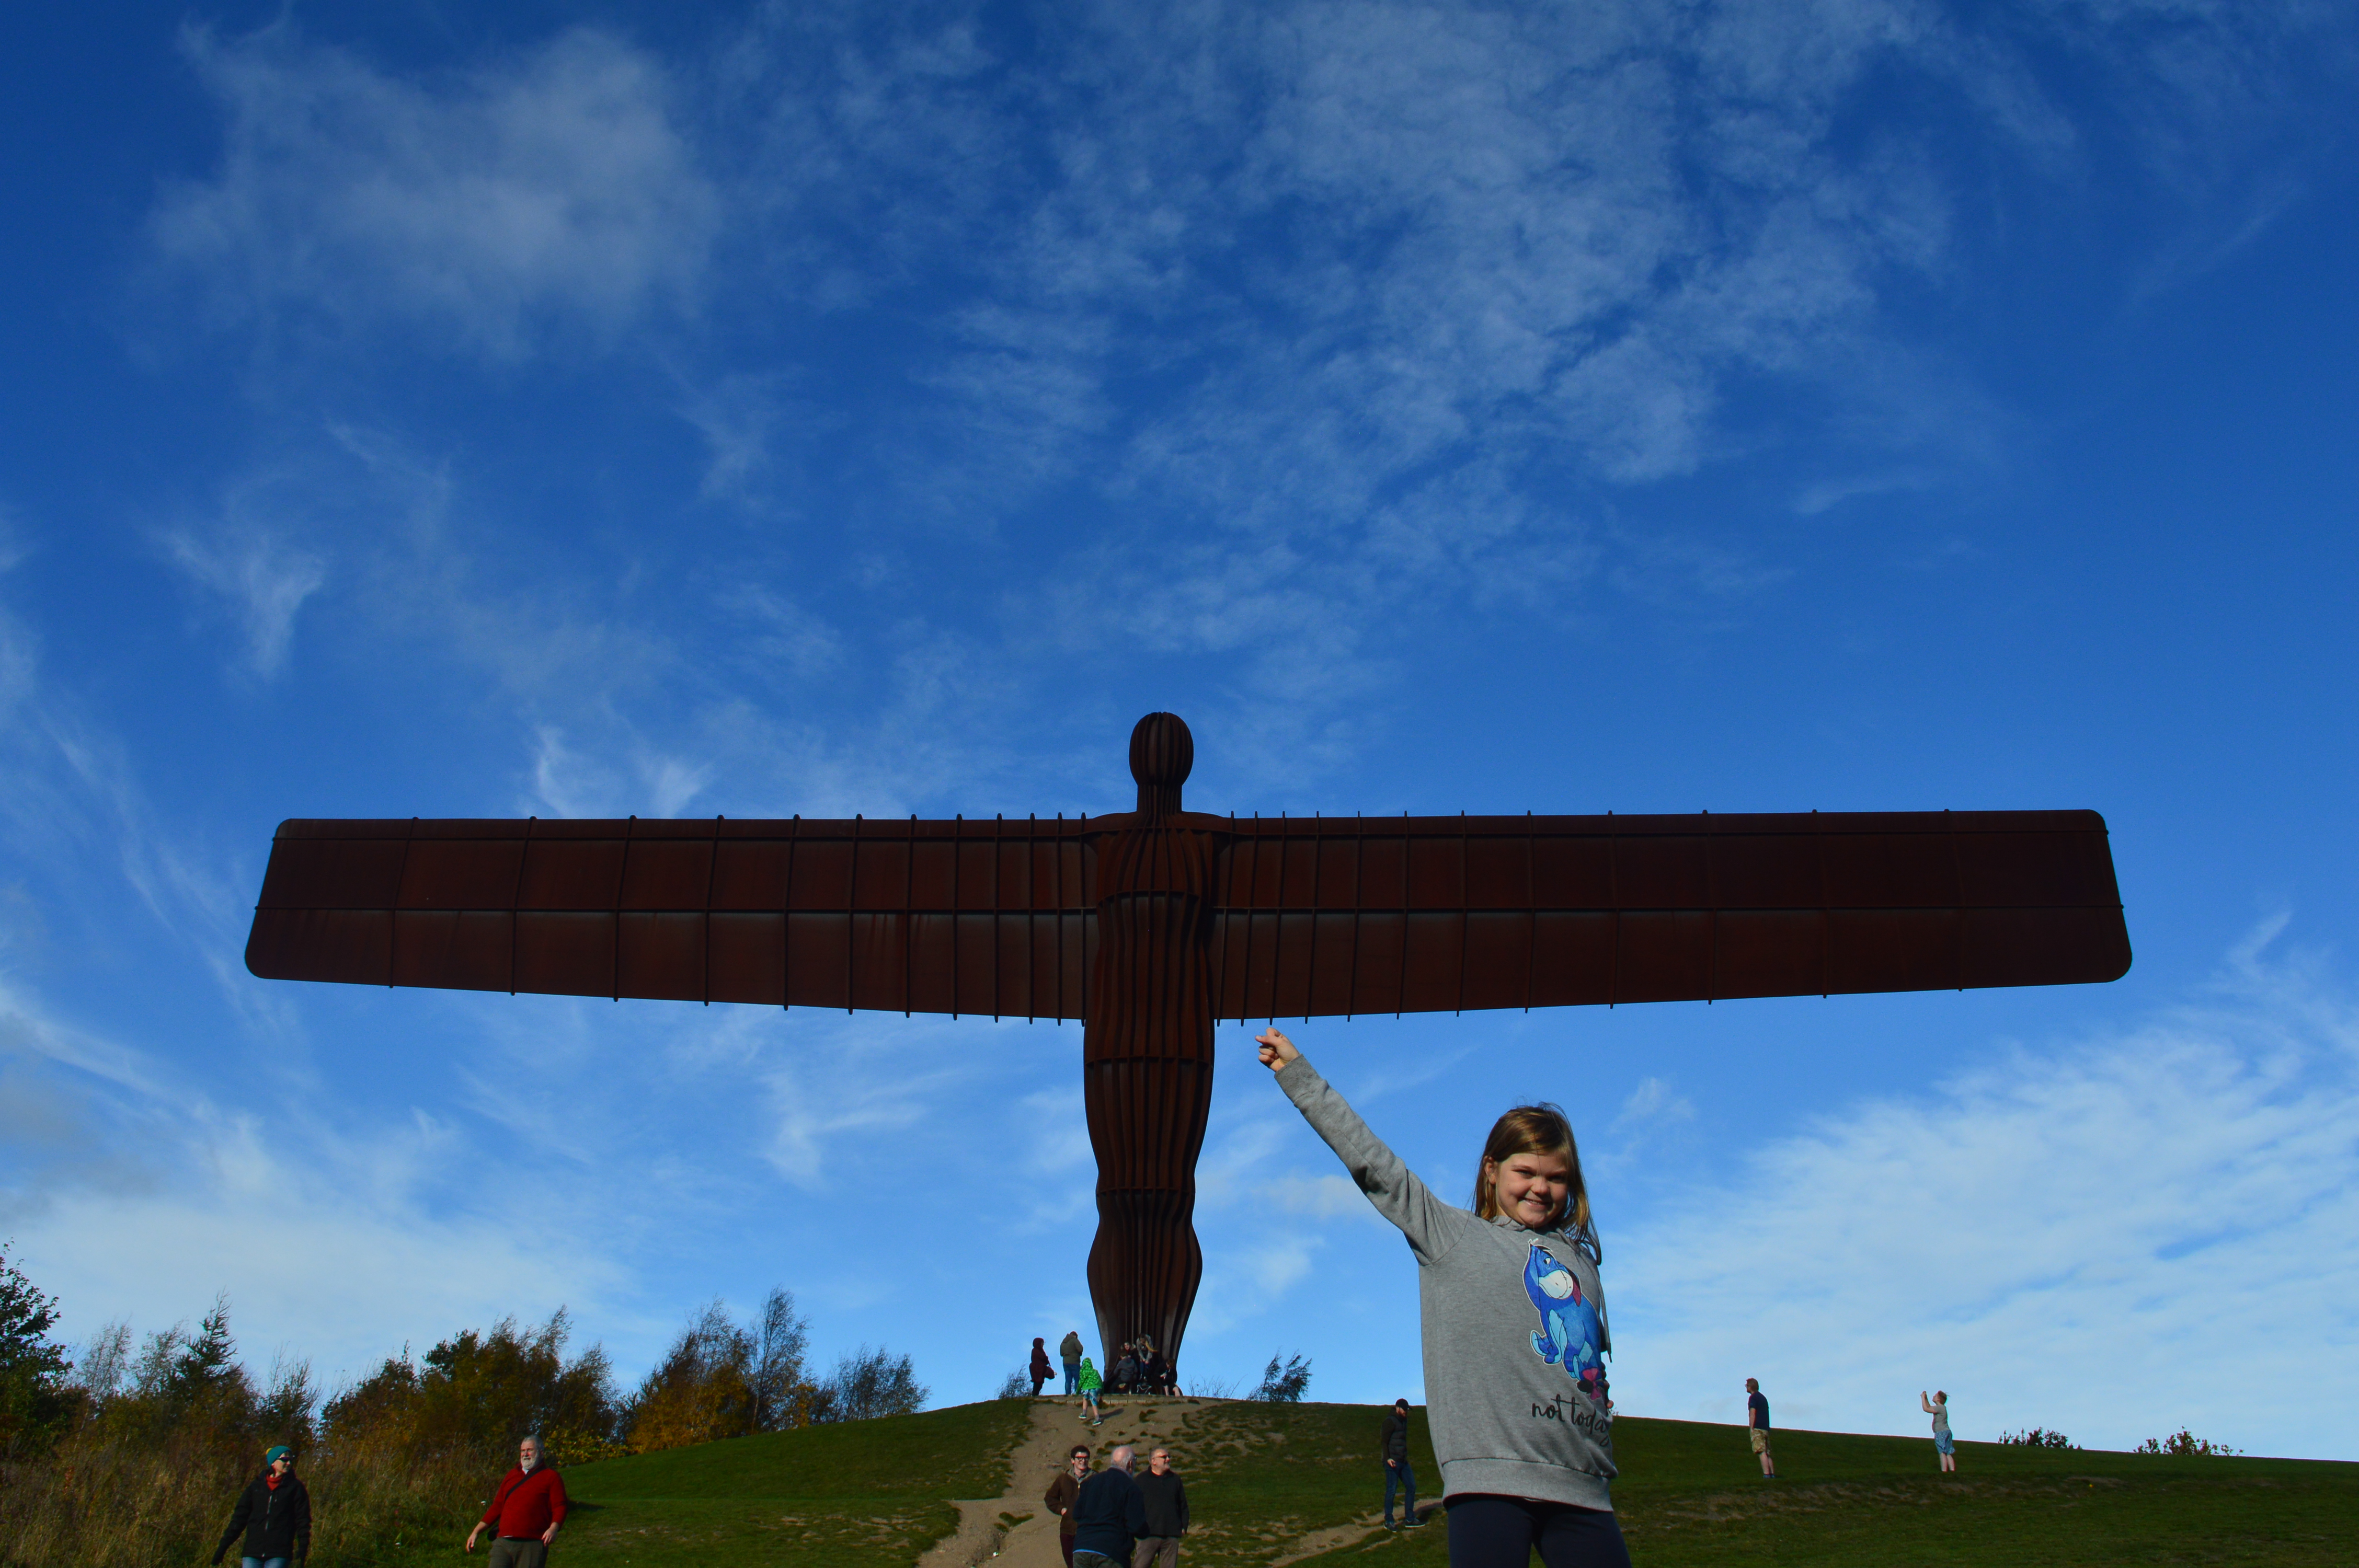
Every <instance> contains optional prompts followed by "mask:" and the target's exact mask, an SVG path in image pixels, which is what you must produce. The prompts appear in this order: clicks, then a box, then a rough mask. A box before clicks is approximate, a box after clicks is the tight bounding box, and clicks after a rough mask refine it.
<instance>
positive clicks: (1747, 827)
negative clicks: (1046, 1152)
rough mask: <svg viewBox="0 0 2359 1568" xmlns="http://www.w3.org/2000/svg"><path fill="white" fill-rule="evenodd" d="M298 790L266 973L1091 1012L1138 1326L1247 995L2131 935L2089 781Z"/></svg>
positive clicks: (1152, 775) (262, 910) (2026, 960)
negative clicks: (1209, 801)
mask: <svg viewBox="0 0 2359 1568" xmlns="http://www.w3.org/2000/svg"><path fill="white" fill-rule="evenodd" d="M1192 761H1193V745H1192V741H1190V738H1189V736H1188V730H1187V726H1186V725H1184V724H1182V723H1181V722H1180V720H1179V719H1177V718H1175V717H1173V716H1172V715H1169V714H1149V715H1148V716H1147V718H1146V719H1141V720H1140V721H1139V724H1138V727H1137V729H1136V730H1135V731H1134V732H1133V734H1132V739H1131V771H1132V773H1133V775H1134V776H1135V777H1136V779H1137V780H1138V786H1139V788H1138V804H1137V809H1136V810H1135V811H1130V812H1124V813H1120V814H1116V815H1113V816H1099V817H1081V818H1052V819H1050V820H1049V821H1041V820H1038V819H1037V818H1032V817H1027V818H1025V819H1024V820H1022V821H1007V820H1004V819H1000V818H993V819H990V820H987V821H984V820H977V821H966V820H951V821H948V822H942V821H920V820H916V819H911V820H908V821H893V820H876V821H870V820H864V819H862V818H857V817H855V818H853V819H852V820H850V821H821V820H803V819H800V818H797V819H794V820H791V821H786V822H756V821H737V822H733V821H729V820H726V819H724V818H717V817H716V818H714V819H712V820H711V821H701V820H700V821H659V820H651V819H645V818H636V817H634V818H630V819H626V820H623V821H561V822H545V821H538V820H534V821H525V822H506V821H420V820H416V819H411V820H406V821H405V820H398V819H396V820H390V821H302V820H295V821H288V822H286V823H283V824H281V825H280V827H279V829H278V836H277V840H276V841H275V842H274V843H273V845H272V847H271V854H270V865H269V870H268V871H267V872H266V875H265V877H264V881H263V888H262V896H261V899H260V901H259V903H258V906H257V908H256V910H255V921H254V930H253V934H252V935H251V937H250V938H249V940H248V942H247V945H246V966H247V968H250V969H252V970H253V971H254V973H255V974H256V975H259V976H262V977H264V978H266V979H307V980H338V981H345V982H349V983H354V984H363V985H391V986H429V987H436V988H443V989H471V990H505V991H539V992H551V993H557V994H561V995H573V996H611V997H625V996H629V997H658V998H669V999H674V1000H688V1001H708V1002H709V1001H737V1002H755V1003H760V1004H764V1005H768V1006H781V1005H783V1006H788V1007H822V1008H833V1007H840V1008H847V1009H872V1010H876V1011H894V1012H946V1013H953V1014H957V1013H981V1014H986V1015H989V1016H993V1017H1016V1016H1021V1017H1027V1018H1049V1019H1076V1020H1081V1021H1082V1022H1083V1024H1084V1029H1083V1045H1082V1059H1083V1068H1082V1076H1083V1085H1084V1090H1085V1099H1086V1103H1087V1107H1088V1112H1089V1125H1090V1140H1091V1143H1092V1145H1093V1147H1094V1149H1095V1150H1096V1152H1097V1156H1098V1212H1099V1231H1098V1238H1097V1241H1096V1243H1095V1245H1094V1246H1093V1248H1092V1249H1091V1253H1090V1283H1091V1289H1092V1292H1093V1295H1094V1297H1095V1299H1096V1302H1097V1304H1098V1316H1099V1326H1100V1330H1101V1332H1102V1333H1103V1335H1104V1336H1105V1338H1106V1343H1107V1344H1109V1345H1114V1344H1118V1343H1120V1342H1121V1341H1122V1340H1124V1339H1128V1338H1133V1337H1135V1336H1136V1335H1138V1334H1139V1333H1141V1332H1145V1333H1148V1334H1152V1335H1154V1336H1155V1337H1156V1342H1157V1343H1158V1345H1160V1346H1165V1347H1166V1348H1167V1349H1169V1350H1171V1351H1173V1352H1175V1353H1176V1351H1177V1349H1178V1346H1179V1344H1180V1338H1181V1336H1182V1335H1183V1334H1184V1332H1185V1329H1186V1325H1187V1319H1188V1313H1189V1308H1190V1304H1191V1303H1193V1301H1194V1299H1195V1292H1196V1284H1197V1281H1198V1279H1199V1277H1200V1275H1201V1270H1202V1261H1201V1254H1200V1252H1199V1251H1198V1249H1197V1244H1196V1239H1195V1233H1194V1230H1193V1227H1192V1224H1191V1220H1190V1217H1191V1216H1192V1214H1193V1211H1194V1206H1195V1165H1196V1157H1197V1154H1198V1152H1199V1151H1200V1150H1201V1147H1202V1144H1203V1137H1204V1119H1205V1112H1206V1108H1207V1107H1208V1105H1209V1103H1210V1099H1211V1092H1212V1026H1213V1024H1214V1022H1216V1021H1218V1020H1219V1019H1223V1018H1245V1019H1250V1018H1307V1017H1316V1016H1322V1015H1344V1016H1349V1015H1351V1014H1353V1013H1363V1012H1387V1013H1399V1012H1435V1011H1463V1010H1467V1009H1474V1008H1483V1009H1492V1008H1529V1007H1559V1006H1566V1005H1575V1004H1584V1003H1600V1002H1602V1003H1605V1004H1608V1005H1613V1004H1616V1003H1623V1002H1639V1001H1680V1000H1697V1001H1701V1000H1727V999H1732V998H1736V997H1755V996H1797V995H1830V994H1833V993H1837V992H1857V991H1893V990H1934V989H1944V990H1945V989H1952V988H1956V989H1970V988H1977V987H1985V986H2027V985H2060V984H2069V983H2074V982H2083V981H2101V980H2110V979H2117V978H2118V977H2120V976H2121V975H2122V974H2123V973H2125V971H2126V970H2127V969H2128V968H2129V965H2130V946H2129V935H2128V931H2127V928H2126V926H2125V924H2124V921H2123V918H2122V908H2121V895H2120V892H2119V891H2118V889H2117V887H2116V885H2115V882H2114V866H2113V857H2112V852H2111V850H2110V849H2109V847H2108V844H2107V840H2106V835H2105V824H2104V818H2103V817H2101V816H2098V815H2097V814H2096V813H2094V812H2093V811H1994V812H1946V811H1943V812H1851V813H1835V812H1830V813H1817V812H1811V813H1803V814H1792V815H1780V816H1718V815H1713V814H1710V813H1705V814H1700V815H1698V816H1420V817H1412V816H1390V817H1357V816H1349V817H1310V818H1307V819H1306V818H1301V817H1279V818H1254V817H1248V818H1245V819H1244V820H1239V819H1238V818H1235V817H1233V816H1209V815H1206V814H1203V813H1199V812H1190V811H1185V810H1182V809H1181V807H1180V786H1181V785H1182V784H1184V783H1185V782H1186V780H1187V777H1188V773H1189V772H1190V765H1191V763H1192Z"/></svg>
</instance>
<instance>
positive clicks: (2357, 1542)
mask: <svg viewBox="0 0 2359 1568" xmlns="http://www.w3.org/2000/svg"><path fill="white" fill-rule="evenodd" d="M1172 1413H1173V1416H1174V1419H1175V1420H1176V1422H1177V1426H1176V1430H1173V1431H1172V1432H1171V1433H1170V1436H1169V1444H1170V1447H1171V1449H1172V1451H1173V1454H1174V1456H1175V1458H1176V1461H1177V1463H1178V1465H1179V1466H1180V1471H1181V1473H1182V1474H1184V1475H1185V1476H1187V1477H1188V1493H1189V1498H1190V1504H1191V1506H1192V1508H1193V1511H1194V1516H1195V1523H1196V1528H1195V1530H1193V1531H1191V1532H1190V1536H1189V1539H1188V1546H1187V1553H1186V1561H1187V1563H1189V1565H1190V1568H1256V1565H1258V1564H1263V1563H1267V1562H1268V1561H1269V1560H1270V1559H1271V1558H1272V1557H1273V1556H1275V1555H1277V1553H1278V1552H1280V1551H1281V1550H1283V1549H1284V1548H1285V1547H1286V1546H1287V1545H1288V1544H1289V1543H1291V1542H1294V1541H1299V1540H1300V1539H1301V1538H1302V1537H1304V1536H1306V1535H1308V1534H1310V1532H1312V1531H1314V1530H1322V1529H1327V1528H1331V1527H1341V1526H1349V1525H1351V1524H1352V1523H1353V1521H1355V1520H1357V1519H1363V1518H1364V1517H1366V1516H1368V1515H1370V1514H1372V1513H1374V1512H1375V1510H1376V1509H1378V1508H1379V1507H1380V1506H1381V1504H1382V1502H1383V1472H1382V1469H1381V1467H1380V1465H1379V1464H1378V1461H1377V1459H1376V1457H1375V1446H1376V1434H1377V1432H1378V1430H1379V1428H1380V1427H1381V1425H1382V1422H1383V1419H1384V1411H1383V1410H1382V1409H1381V1408H1380V1407H1376V1406H1369V1405H1329V1404H1302V1405H1264V1404H1253V1403H1243V1402H1240V1403H1223V1404H1206V1405H1201V1406H1196V1407H1192V1408H1189V1407H1180V1408H1177V1409H1175V1410H1174V1411H1173V1412H1172ZM1029 1414H1030V1409H1029V1406H1028V1405H1027V1402H1026V1401H1024V1400H995V1401H991V1402H988V1403H984V1404H975V1405H962V1406H960V1407H958V1408H956V1409H952V1410H942V1411H927V1412H926V1413H924V1414H922V1415H915V1416H904V1417H897V1418H894V1419H890V1420H886V1421H874V1422H853V1423H850V1424H846V1425H843V1426H827V1427H815V1428H811V1429H809V1430H806V1431H801V1432H792V1433H779V1434H777V1435H775V1436H770V1437H748V1438H739V1439H736V1440H735V1441H733V1442H728V1443H716V1444H707V1445H705V1446H703V1447H699V1448H682V1449H675V1450H672V1451H670V1452H669V1453H663V1454H643V1455H640V1456H638V1457H636V1458H630V1459H617V1460H611V1461H608V1462H606V1463H604V1464H600V1465H582V1466H580V1467H578V1468H575V1469H571V1470H568V1471H567V1472H566V1477H565V1479H566V1487H567V1489H568V1491H569V1492H571V1494H572V1495H573V1497H574V1498H575V1505H576V1506H575V1511H574V1513H573V1514H572V1516H571V1518H570V1519H568V1520H567V1522H566V1527H565V1530H564V1533H563V1534H562V1535H561V1536H560V1538H559V1545H558V1551H557V1552H556V1553H555V1554H553V1561H554V1562H556V1563H559V1564H560V1568H611V1565H613V1564H623V1563H627V1564H632V1565H634V1568H636V1565H639V1564H648V1565H656V1564H673V1563H700V1564H714V1565H717V1568H732V1565H737V1564H754V1563H764V1564H779V1565H782V1568H821V1564H825V1565H827V1568H839V1565H841V1568H908V1564H910V1563H914V1562H915V1560H916V1559H917V1557H918V1555H919V1552H922V1551H923V1550H924V1549H925V1548H926V1547H927V1546H928V1545H929V1544H930V1543H931V1542H933V1541H936V1540H938V1539H940V1537H941V1536H943V1535H945V1534H947V1533H948V1532H949V1531H950V1530H951V1529H952V1528H953V1527H954V1525H955V1523H956V1513H955V1510H953V1509H951V1507H950V1503H949V1499H951V1498H992V1497H996V1496H998V1495H999V1493H1000V1492H1001V1491H1002V1490H1003V1489H1004V1488H1005V1487H1006V1485H1007V1478H1008V1466H1007V1455H1008V1453H1009V1451H1010V1450H1011V1448H1012V1447H1013V1446H1014V1444H1016V1441H1017V1440H1018V1438H1019V1437H1020V1436H1021V1435H1022V1433H1023V1432H1024V1430H1025V1425H1026V1422H1027V1420H1028V1419H1029ZM1409 1435H1410V1444H1411V1446H1410V1456H1411V1460H1412V1462H1413V1463H1414V1465H1416V1467H1417V1473H1418V1478H1419V1480H1420V1481H1421V1482H1423V1483H1424V1484H1425V1486H1426V1487H1427V1488H1428V1490H1427V1492H1426V1498H1427V1499H1428V1500H1430V1499H1431V1498H1433V1497H1434V1496H1435V1495H1436V1494H1437V1493H1438V1492H1439V1490H1440V1470H1439V1469H1438V1467H1437V1466H1436V1465H1435V1464H1434V1462H1433V1451H1432V1448H1431V1446H1430V1443H1429V1441H1428V1435H1427V1432H1426V1427H1425V1412H1424V1411H1417V1412H1415V1414H1414V1416H1413V1419H1412V1421H1411V1423H1410V1430H1409ZM1614 1435H1615V1441H1616V1444H1617V1447H1618V1451H1619V1458H1620V1461H1621V1466H1622V1479H1621V1480H1620V1481H1618V1482H1617V1483H1616V1484H1615V1486H1614V1501H1615V1506H1616V1508H1617V1509H1618V1510H1619V1511H1620V1514H1621V1519H1622V1524H1623V1530H1624V1531H1625V1534H1626V1536H1627V1537H1628V1539H1629V1542H1630V1549H1631V1555H1632V1557H1633V1558H1634V1560H1635V1561H1636V1563H1637V1564H1638V1565H1639V1568H1683V1565H1686V1564H1700V1563H1713V1564H1727V1565H1731V1568H1745V1565H1752V1564H1772V1563H1776V1564H1789V1563H1791V1564H1799V1563H1810V1564H1814V1565H1818V1564H1824V1565H1827V1568H1853V1565H1856V1568H1868V1565H1871V1564H1872V1565H1875V1568H1913V1565H1916V1564H1923V1565H1925V1568H1933V1565H1935V1564H1939V1565H1940V1568H1957V1565H1959V1564H1969V1563H1988V1564H1992V1565H1994V1568H2000V1565H2004V1568H2016V1565H2017V1564H2041V1565H2051V1564H2052V1565H2054V1568H2099V1565H2112V1564H2131V1563H2136V1564H2147V1563H2222V1564H2268V1565H2288V1568H2289V1565H2295V1564H2299V1565H2302V1568H2313V1565H2314V1568H2324V1565H2327V1564H2336V1565H2343V1564H2349V1563H2354V1562H2359V1465H2342V1464H2329V1463H2324V1462H2318V1461H2305V1460H2293V1459H2216V1458H2213V1459H2204V1458H2188V1459H2172V1458H2152V1457H2143V1456H2139V1455H2136V1454H2102V1453H2079V1452H2060V1451H2057V1450H2053V1449H2027V1448H2011V1447H2003V1446H1999V1445H1996V1444H1959V1445H1958V1467H1959V1471H1960V1474H1958V1475H1957V1476H1954V1477H1951V1476H1940V1475H1939V1474H1937V1473H1936V1471H1935V1468H1934V1462H1933V1445H1932V1444H1931V1442H1930V1440H1928V1439H1925V1438H1893V1437H1860V1436H1850V1435H1845V1434H1842V1433H1818V1432H1780V1433H1777V1463H1778V1469H1779V1471H1780V1472H1781V1479H1779V1480H1777V1481H1776V1482H1765V1481H1763V1480H1761V1479H1760V1477H1759V1472H1758V1469H1757V1467H1756V1465H1755V1464H1754V1460H1753V1456H1752V1454H1751V1453H1750V1452H1749V1451H1748V1450H1747V1448H1746V1446H1745V1433H1744V1430H1743V1429H1742V1428H1739V1427H1734V1426H1709V1425H1703V1424H1700V1423H1696V1422H1666V1421H1641V1420H1636V1419H1635V1418H1628V1417H1625V1418H1624V1419H1623V1420H1622V1421H1620V1422H1617V1423H1616V1426H1615V1434H1614ZM1026 1479H1027V1481H1028V1480H1029V1479H1030V1478H1029V1477H1027V1478H1026ZM1043 1479H1044V1480H1045V1477H1043ZM1028 1494H1029V1487H1027V1500H1025V1501H1024V1502H1022V1503H1019V1505H1018V1506H1017V1509H1016V1512H1018V1513H1019V1514H1020V1513H1023V1512H1026V1511H1027V1510H1028V1509H1032V1508H1034V1507H1035V1506H1036V1505H1035V1504H1033V1503H1032V1502H1031V1501H1030V1500H1029V1496H1028ZM465 1530H466V1527H465V1522H464V1521H461V1522H460V1523H459V1524H458V1525H457V1526H456V1528H455V1529H454V1530H453V1531H452V1533H451V1539H450V1541H449V1542H448V1543H447V1544H438V1545H437V1546H436V1547H435V1548H434V1549H433V1550H432V1551H431V1552H427V1553H422V1554H420V1555H419V1556H418V1557H416V1558H414V1559H407V1560H406V1561H411V1562H417V1563H425V1562H429V1561H432V1562H438V1563H439V1562H442V1561H446V1560H448V1561H451V1562H458V1561H461V1560H460V1559H459V1556H458V1552H457V1543H458V1541H459V1539H460V1538H461V1537H462V1536H463V1535H464V1534H465ZM1447 1534H1448V1529H1447V1525H1446V1524H1445V1523H1444V1522H1443V1521H1442V1519H1441V1517H1440V1515H1436V1516H1435V1522H1434V1523H1432V1524H1430V1525H1429V1526H1427V1527H1426V1528H1424V1529H1423V1530H1410V1531H1407V1532H1404V1533H1403V1534H1402V1535H1400V1536H1398V1537H1385V1536H1379V1537H1377V1538H1375V1540H1374V1541H1361V1540H1355V1541H1351V1542H1349V1543H1347V1544H1346V1545H1344V1546H1343V1547H1341V1548H1339V1549H1337V1550H1335V1551H1333V1552H1329V1553H1327V1554H1326V1555H1325V1556H1322V1557H1320V1558H1317V1559H1314V1560H1313V1561H1315V1562H1317V1563H1321V1564H1323V1565H1324V1568H1340V1565H1342V1564H1344V1563H1351V1564H1354V1565H1355V1568H1442V1565H1443V1564H1445V1563H1447V1562H1448V1561H1449V1551H1448V1546H1447V1539H1446V1538H1447ZM478 1561H480V1560H478Z"/></svg>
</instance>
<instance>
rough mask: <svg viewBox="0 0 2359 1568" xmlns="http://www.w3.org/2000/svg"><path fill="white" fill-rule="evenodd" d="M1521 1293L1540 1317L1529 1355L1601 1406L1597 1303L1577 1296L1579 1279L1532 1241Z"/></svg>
mask: <svg viewBox="0 0 2359 1568" xmlns="http://www.w3.org/2000/svg"><path fill="white" fill-rule="evenodd" d="M1524 1293H1525V1294H1526V1295H1528V1296H1530V1297H1531V1298H1532V1305H1533V1306H1534V1307H1536V1308H1538V1310H1539V1314H1540V1332H1539V1333H1537V1334H1535V1335H1533V1336H1532V1353H1533V1354H1534V1355H1536V1356H1538V1357H1539V1358H1540V1359H1541V1360H1543V1361H1545V1362H1547V1363H1548V1364H1549V1366H1551V1367H1559V1366H1560V1367H1562V1368H1564V1371H1565V1376H1567V1377H1569V1378H1571V1379H1572V1380H1573V1382H1574V1383H1575V1384H1576V1385H1577V1386H1578V1387H1579V1388H1580V1389H1581V1391H1582V1392H1583V1393H1585V1394H1587V1395H1588V1396H1589V1397H1590V1398H1591V1399H1593V1400H1597V1401H1598V1402H1599V1403H1601V1404H1602V1403H1603V1402H1604V1400H1605V1366H1604V1363H1603V1361H1602V1360H1601V1359H1600V1358H1599V1355H1598V1350H1599V1342H1600V1341H1601V1340H1603V1338H1604V1336H1603V1334H1602V1333H1601V1332H1600V1331H1599V1328H1598V1323H1597V1305H1596V1303H1593V1302H1592V1301H1590V1300H1589V1298H1587V1297H1586V1296H1584V1295H1582V1293H1581V1281H1578V1280H1576V1279H1574V1278H1573V1277H1572V1271H1571V1270H1570V1269H1568V1268H1566V1267H1565V1266H1564V1265H1563V1264H1561V1263H1560V1262H1558V1261H1557V1260H1555V1259H1554V1258H1552V1257H1550V1256H1549V1250H1548V1249H1547V1248H1545V1247H1542V1246H1540V1245H1538V1243H1537V1242H1535V1243H1534V1244H1533V1246H1532V1250H1531V1256H1529V1257H1528V1258H1527V1259H1525V1260H1524Z"/></svg>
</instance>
